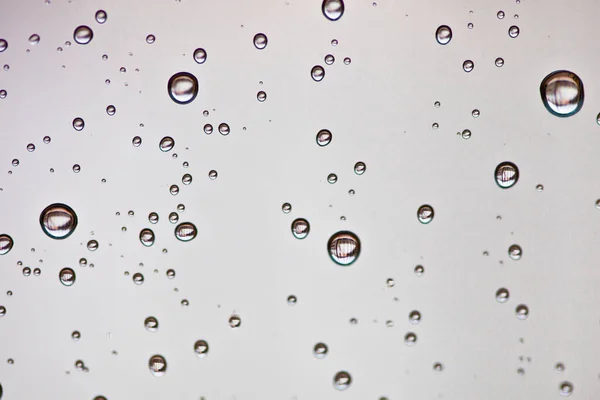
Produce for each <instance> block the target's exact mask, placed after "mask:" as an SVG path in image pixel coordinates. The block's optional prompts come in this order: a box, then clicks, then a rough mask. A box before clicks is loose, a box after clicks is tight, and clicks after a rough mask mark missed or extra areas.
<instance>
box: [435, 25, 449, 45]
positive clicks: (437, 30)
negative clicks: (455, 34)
mask: <svg viewBox="0 0 600 400" xmlns="http://www.w3.org/2000/svg"><path fill="white" fill-rule="evenodd" d="M442 29H447V30H448V32H450V34H449V35H448V41H447V42H446V43H442V42H440V41H439V39H438V34H439V32H440V31H441V30H442ZM435 40H436V42H438V43H439V44H441V45H442V46H445V45H447V44H448V43H450V41H451V40H452V29H450V27H449V26H448V25H440V26H439V27H438V28H437V29H436V30H435Z"/></svg>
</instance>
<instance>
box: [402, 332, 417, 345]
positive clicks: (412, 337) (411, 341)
mask: <svg viewBox="0 0 600 400" xmlns="http://www.w3.org/2000/svg"><path fill="white" fill-rule="evenodd" d="M416 343H417V335H416V334H415V333H413V332H408V333H407V334H406V335H404V344H406V345H407V346H414V345H415V344H416Z"/></svg>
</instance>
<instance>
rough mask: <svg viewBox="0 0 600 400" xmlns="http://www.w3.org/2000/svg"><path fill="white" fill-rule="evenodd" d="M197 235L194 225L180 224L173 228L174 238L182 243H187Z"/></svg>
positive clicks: (188, 223) (189, 223)
mask: <svg viewBox="0 0 600 400" xmlns="http://www.w3.org/2000/svg"><path fill="white" fill-rule="evenodd" d="M197 234H198V230H197V229H196V225H194V224H192V223H191V222H182V223H181V224H179V225H177V226H176V227H175V237H176V238H177V239H179V240H181V241H182V242H189V241H190V240H192V239H194V238H195V237H196V235H197Z"/></svg>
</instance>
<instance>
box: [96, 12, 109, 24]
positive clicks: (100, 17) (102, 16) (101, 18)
mask: <svg viewBox="0 0 600 400" xmlns="http://www.w3.org/2000/svg"><path fill="white" fill-rule="evenodd" d="M106 18H107V16H106V11H104V10H98V11H96V22H97V23H99V24H103V23H105V22H106Z"/></svg>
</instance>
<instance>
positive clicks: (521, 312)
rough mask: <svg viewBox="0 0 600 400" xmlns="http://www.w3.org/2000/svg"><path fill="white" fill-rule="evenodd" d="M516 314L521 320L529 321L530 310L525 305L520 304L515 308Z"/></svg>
mask: <svg viewBox="0 0 600 400" xmlns="http://www.w3.org/2000/svg"><path fill="white" fill-rule="evenodd" d="M515 313H516V314H517V318H519V319H527V317H528V316H529V308H528V307H527V306H526V305H525V304H519V305H518V306H517V307H516V308H515Z"/></svg>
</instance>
